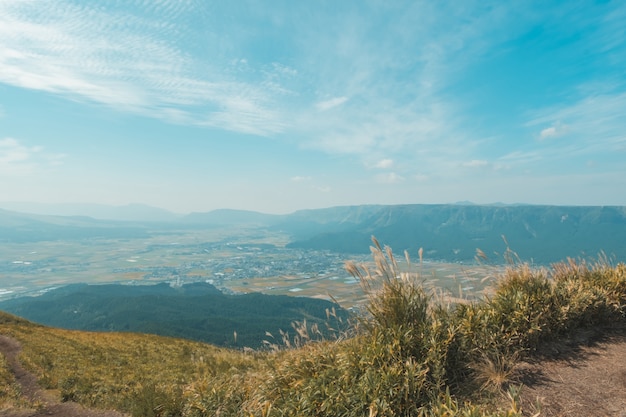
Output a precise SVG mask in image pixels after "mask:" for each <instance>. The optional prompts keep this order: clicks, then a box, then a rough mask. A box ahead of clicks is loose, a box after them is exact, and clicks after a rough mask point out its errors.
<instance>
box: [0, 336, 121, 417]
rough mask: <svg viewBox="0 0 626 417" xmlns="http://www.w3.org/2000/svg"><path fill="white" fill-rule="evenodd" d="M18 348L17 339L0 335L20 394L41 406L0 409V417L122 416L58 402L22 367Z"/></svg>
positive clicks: (4, 353)
mask: <svg viewBox="0 0 626 417" xmlns="http://www.w3.org/2000/svg"><path fill="white" fill-rule="evenodd" d="M20 349H21V347H20V344H19V342H18V341H17V340H15V339H13V338H10V337H7V336H4V335H0V353H2V354H3V355H4V356H5V357H6V360H7V363H8V365H9V368H10V369H11V372H13V374H14V375H15V380H16V381H17V383H18V384H19V385H20V386H21V388H22V395H23V396H24V397H26V398H27V399H28V400H30V401H31V402H34V403H37V404H41V407H39V408H38V409H36V410H22V409H19V410H18V409H10V410H0V417H38V416H53V417H54V416H56V417H124V415H123V414H121V413H118V412H116V411H102V410H91V409H87V408H84V407H83V406H81V405H80V404H76V403H73V402H64V403H62V402H60V401H59V399H58V398H55V396H54V395H52V394H50V393H47V392H46V391H44V390H42V389H41V387H40V386H39V385H38V384H37V378H36V377H35V375H33V374H32V373H30V372H28V371H26V370H25V369H24V368H23V367H22V364H21V363H20V362H19V360H18V354H19V352H20Z"/></svg>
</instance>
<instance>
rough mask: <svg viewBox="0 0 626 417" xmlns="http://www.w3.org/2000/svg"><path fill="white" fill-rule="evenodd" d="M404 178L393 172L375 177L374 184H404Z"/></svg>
mask: <svg viewBox="0 0 626 417" xmlns="http://www.w3.org/2000/svg"><path fill="white" fill-rule="evenodd" d="M405 180H406V178H404V177H403V176H402V175H399V174H397V173H395V172H388V173H385V174H379V175H376V182H378V183H379V184H398V183H401V182H404V181H405Z"/></svg>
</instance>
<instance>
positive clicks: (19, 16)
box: [0, 0, 297, 135]
mask: <svg viewBox="0 0 626 417" xmlns="http://www.w3.org/2000/svg"><path fill="white" fill-rule="evenodd" d="M190 7H197V4H195V5H194V4H193V3H185V2H160V3H150V5H149V6H146V5H142V6H141V7H138V8H139V9H141V13H137V14H135V15H133V14H131V13H128V11H127V10H125V11H124V12H122V11H121V10H116V9H115V6H111V5H109V6H103V7H92V6H89V5H76V4H73V3H71V2H66V1H61V0H59V1H56V2H53V3H45V5H44V4H41V3H33V2H22V1H4V2H1V3H0V82H3V83H6V84H9V85H14V86H18V87H22V88H28V89H35V90H42V91H47V92H52V93H56V94H60V95H64V96H67V97H69V98H72V99H79V100H88V101H93V102H97V103H101V104H104V105H108V106H111V107H113V108H116V109H119V110H122V111H130V112H135V113H139V114H144V115H148V116H151V117H156V118H165V119H166V120H169V121H172V122H177V123H178V122H181V121H184V122H187V123H196V124H200V125H210V126H214V127H219V128H223V129H226V130H230V131H237V132H243V133H251V134H259V135H268V134H272V133H277V132H280V131H282V130H283V129H284V122H283V121H281V120H280V114H279V113H277V112H276V111H275V109H276V107H277V105H276V102H275V97H274V96H275V95H276V94H280V92H279V91H284V89H282V90H281V89H280V88H277V86H279V84H280V80H281V77H292V76H294V74H296V73H297V72H295V70H293V69H292V68H289V67H287V66H281V65H280V64H275V65H270V66H269V70H268V71H266V72H267V73H268V74H270V75H267V77H271V83H267V84H263V83H262V82H257V80H254V81H253V82H252V81H247V80H245V79H244V78H241V77H236V76H234V75H232V74H229V73H227V72H224V71H222V70H221V69H220V68H219V63H209V62H203V61H202V60H201V59H202V57H199V56H194V55H193V54H190V53H189V51H188V50H187V48H188V44H191V43H193V42H195V41H193V39H192V38H190V36H192V35H193V32H192V31H191V30H185V29H182V30H181V28H184V27H185V26H184V25H178V24H176V23H170V22H176V20H174V19H172V18H173V17H176V18H178V17H179V16H180V15H181V14H184V13H193V12H194V10H191V9H189V8H190ZM242 61H245V60H242ZM174 108H176V110H173V109H174ZM181 113H182V114H181Z"/></svg>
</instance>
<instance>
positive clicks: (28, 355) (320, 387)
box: [0, 241, 626, 417]
mask: <svg viewBox="0 0 626 417" xmlns="http://www.w3.org/2000/svg"><path fill="white" fill-rule="evenodd" d="M372 253H373V258H374V261H375V264H376V267H375V268H373V269H368V268H367V267H365V266H363V265H356V264H353V263H348V264H347V265H346V268H347V270H348V271H349V272H350V273H351V274H352V275H354V276H355V277H357V278H359V279H360V281H361V283H362V285H363V287H364V289H365V290H367V291H368V293H369V295H370V299H369V304H368V305H367V311H366V312H364V314H363V315H361V316H359V317H357V318H355V322H354V324H353V326H352V328H351V330H350V331H349V332H344V333H342V334H340V335H338V337H337V338H336V340H318V339H319V338H318V335H319V330H317V328H316V327H315V326H309V325H307V324H306V323H305V322H303V323H297V324H295V325H294V328H293V329H291V332H289V333H286V332H285V333H283V334H282V335H276V338H277V339H278V340H279V341H275V339H274V336H272V335H269V334H268V343H267V345H268V349H267V350H263V351H250V352H238V351H233V350H225V349H218V348H216V347H213V346H210V345H206V344H201V343H196V342H190V341H184V340H177V339H169V338H161V337H157V336H148V335H131V334H117V333H106V334H103V333H86V332H75V331H67V330H59V329H49V328H44V327H41V326H37V325H34V324H31V323H27V322H24V321H22V320H19V319H16V318H14V317H13V316H9V315H2V316H0V333H2V334H9V335H11V336H13V337H15V338H17V339H18V340H20V341H21V343H22V345H23V352H22V355H21V358H22V361H23V362H24V364H25V366H26V367H28V368H29V369H31V370H33V371H34V372H36V373H37V375H38V376H39V377H40V380H41V383H42V384H43V385H44V386H45V387H46V388H50V389H56V390H58V391H59V394H60V395H61V396H62V398H63V399H65V400H74V401H78V402H81V403H83V404H86V405H88V406H93V407H101V408H115V409H119V410H123V411H126V412H128V413H130V414H132V415H134V416H189V417H200V416H214V415H219V416H242V417H243V416H246V417H249V416H263V417H266V416H267V417H269V416H307V415H309V416H346V417H348V416H370V417H373V416H424V417H430V416H433V417H434V416H511V417H513V416H521V415H522V414H521V410H520V407H519V405H518V403H517V401H516V394H517V392H518V390H519V388H518V387H517V385H516V384H515V378H514V368H515V364H516V363H517V362H518V361H519V360H521V359H523V358H524V357H526V356H528V355H532V354H533V352H534V351H535V350H536V349H537V348H539V347H540V346H541V345H542V344H543V343H546V342H551V341H556V340H559V338H561V337H564V336H565V335H567V334H568V333H569V332H572V331H575V330H576V329H579V328H581V327H588V326H595V325H600V324H606V323H611V322H617V321H626V265H624V264H619V265H617V266H611V265H610V263H609V262H607V261H606V260H601V261H599V262H595V263H588V262H584V261H574V260H567V261H565V262H562V263H559V264H555V265H553V266H552V267H551V268H543V269H535V268H531V267H530V266H529V265H526V264H516V265H512V266H511V267H510V268H509V269H507V270H506V272H505V273H504V274H503V275H502V276H501V277H500V278H499V280H498V282H497V283H496V284H495V286H494V289H493V291H492V292H491V293H490V295H489V296H486V297H485V298H484V299H483V300H481V301H477V302H471V303H470V302H460V303H459V302H455V303H451V302H448V301H447V300H446V299H445V298H443V297H440V296H437V295H436V294H432V293H430V292H428V291H427V290H425V289H424V287H423V286H422V285H421V281H420V278H419V276H418V274H416V273H413V272H405V271H406V268H403V269H402V270H401V268H400V267H399V266H398V263H397V261H396V259H395V258H394V256H393V254H392V253H391V250H389V249H387V248H384V249H383V248H382V247H381V246H380V245H379V244H378V242H377V241H374V247H373V248H372ZM407 262H408V263H410V260H409V259H408V256H407ZM409 269H410V268H409ZM416 269H418V270H419V267H417V268H416ZM329 318H330V319H332V312H329ZM0 365H1V364H0ZM0 368H1V367H0ZM0 370H2V369H0ZM0 378H2V379H1V380H0V383H2V384H3V387H4V388H3V390H2V391H0V395H2V397H3V399H4V400H5V401H6V402H7V403H11V401H17V400H16V399H15V396H14V395H13V396H11V394H10V393H11V392H13V391H14V389H13V388H12V387H13V385H11V384H12V381H11V380H10V375H7V374H6V372H4V371H3V372H0ZM12 390H13V391H12ZM502 395H506V396H508V398H509V400H510V401H509V403H508V406H507V407H505V409H501V408H500V409H498V407H496V405H495V404H501V402H498V401H495V400H496V399H498V398H500V397H501V396H502Z"/></svg>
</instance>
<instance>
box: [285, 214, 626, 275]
mask: <svg viewBox="0 0 626 417" xmlns="http://www.w3.org/2000/svg"><path fill="white" fill-rule="evenodd" d="M357 210H361V209H360V208H358V207H355V208H354V211H355V212H356V211H357ZM361 211H362V210H361ZM343 214H345V213H343ZM368 214H369V215H368V216H362V217H360V218H358V220H356V221H354V220H353V219H354V218H351V219H350V220H349V221H341V220H339V217H338V218H337V220H336V226H335V227H336V229H335V230H332V227H328V226H332V224H333V221H332V220H330V217H329V221H328V222H327V223H326V228H325V229H324V230H322V231H321V232H320V233H311V234H310V235H309V236H307V237H300V238H296V239H295V240H294V241H293V242H292V243H291V244H290V246H291V247H297V248H310V249H327V250H332V251H338V252H351V253H359V252H365V251H367V249H368V247H369V243H370V238H371V236H372V235H374V236H376V237H377V238H378V239H379V240H380V241H381V242H383V243H384V244H387V245H389V246H391V247H392V248H393V249H394V251H396V252H398V253H401V252H402V251H403V250H409V253H410V254H412V256H416V254H417V250H418V249H419V248H420V247H423V248H424V253H425V256H426V257H427V258H430V259H436V260H452V261H467V260H471V259H473V258H474V256H475V255H476V249H481V250H482V251H483V252H485V253H486V254H487V255H488V256H489V257H490V258H492V259H493V260H496V261H502V260H503V259H502V254H503V252H504V251H505V250H506V243H505V241H504V239H503V237H504V238H506V241H507V242H508V244H509V245H510V247H511V249H512V250H513V251H515V252H516V253H517V254H518V255H519V256H520V257H521V258H522V259H523V260H525V261H533V262H536V263H541V264H546V263H551V262H556V261H559V260H561V259H564V258H566V257H578V256H583V257H597V255H598V254H599V253H600V252H604V253H606V255H608V256H609V257H613V256H614V257H615V258H617V260H621V261H624V260H625V259H626V237H625V236H626V207H565V206H523V205H520V206H477V205H399V206H373V207H372V209H371V210H370V212H369V213H368Z"/></svg>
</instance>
